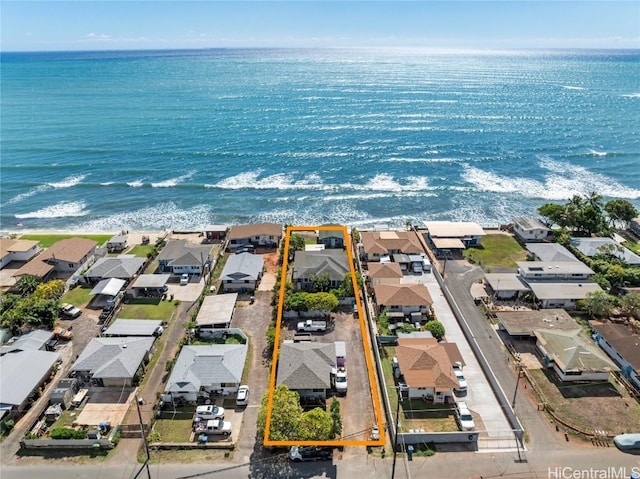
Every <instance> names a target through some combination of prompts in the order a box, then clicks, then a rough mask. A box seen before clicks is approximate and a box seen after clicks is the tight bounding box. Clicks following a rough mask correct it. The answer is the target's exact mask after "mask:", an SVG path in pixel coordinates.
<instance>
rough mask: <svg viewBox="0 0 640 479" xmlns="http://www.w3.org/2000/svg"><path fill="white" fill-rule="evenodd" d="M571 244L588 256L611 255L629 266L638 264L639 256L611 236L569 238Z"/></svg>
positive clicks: (639, 261)
mask: <svg viewBox="0 0 640 479" xmlns="http://www.w3.org/2000/svg"><path fill="white" fill-rule="evenodd" d="M571 246H573V247H574V248H576V249H577V250H578V251H580V252H581V253H582V254H583V255H585V256H588V257H590V258H593V257H594V256H599V255H605V256H613V257H615V258H618V259H619V260H620V261H624V262H625V263H627V264H628V265H630V266H640V256H638V255H637V254H635V253H634V252H632V251H631V250H629V249H627V248H625V247H624V246H622V245H621V244H620V243H617V242H616V241H614V240H613V239H611V238H603V237H600V238H571Z"/></svg>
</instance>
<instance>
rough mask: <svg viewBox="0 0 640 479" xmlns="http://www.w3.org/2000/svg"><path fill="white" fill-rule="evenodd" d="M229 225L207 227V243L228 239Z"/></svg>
mask: <svg viewBox="0 0 640 479" xmlns="http://www.w3.org/2000/svg"><path fill="white" fill-rule="evenodd" d="M228 229H229V228H228V226H227V225H207V226H205V227H204V231H203V233H204V237H205V239H206V241H207V242H221V241H224V240H225V239H226V237H227V230H228Z"/></svg>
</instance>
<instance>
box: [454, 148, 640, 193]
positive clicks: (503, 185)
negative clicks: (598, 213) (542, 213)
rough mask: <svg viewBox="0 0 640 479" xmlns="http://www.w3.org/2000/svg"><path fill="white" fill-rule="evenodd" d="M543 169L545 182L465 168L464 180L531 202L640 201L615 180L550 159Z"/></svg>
mask: <svg viewBox="0 0 640 479" xmlns="http://www.w3.org/2000/svg"><path fill="white" fill-rule="evenodd" d="M538 164H539V166H540V168H542V169H544V170H547V171H548V172H549V173H548V174H546V175H545V179H544V182H542V181H538V180H533V179H528V178H524V177H514V176H505V175H498V174H496V173H492V172H489V171H484V170H481V169H480V168H476V167H474V166H470V165H465V166H464V170H463V172H462V178H463V179H464V180H465V181H466V182H468V183H471V184H472V185H474V186H475V188H477V189H478V190H480V191H490V192H494V193H520V194H521V195H522V196H525V197H529V198H542V199H546V200H556V201H561V200H566V199H568V198H571V197H572V196H574V195H583V196H584V195H587V194H589V193H590V192H592V191H597V192H598V193H599V194H601V195H602V196H604V197H609V198H626V199H638V198H640V190H638V189H635V188H629V187H627V186H624V185H622V184H620V183H618V182H617V181H614V180H613V179H612V178H610V177H608V176H605V175H602V174H600V173H595V172H592V171H589V170H587V169H586V168H584V167H582V166H577V165H573V164H569V163H565V162H560V161H557V160H554V159H552V158H549V157H543V158H541V159H540V160H539V162H538Z"/></svg>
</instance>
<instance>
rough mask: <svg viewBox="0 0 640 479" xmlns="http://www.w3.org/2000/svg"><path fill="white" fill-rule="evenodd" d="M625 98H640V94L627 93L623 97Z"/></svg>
mask: <svg viewBox="0 0 640 479" xmlns="http://www.w3.org/2000/svg"><path fill="white" fill-rule="evenodd" d="M622 96H623V97H624V98H640V93H627V94H625V95H622Z"/></svg>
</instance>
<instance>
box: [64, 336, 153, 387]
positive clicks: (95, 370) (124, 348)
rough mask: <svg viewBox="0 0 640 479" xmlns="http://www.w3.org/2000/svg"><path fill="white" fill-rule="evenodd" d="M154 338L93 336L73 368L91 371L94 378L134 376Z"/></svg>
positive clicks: (74, 369) (73, 369)
mask: <svg viewBox="0 0 640 479" xmlns="http://www.w3.org/2000/svg"><path fill="white" fill-rule="evenodd" d="M153 341H154V338H144V337H131V336H127V337H121V338H93V339H92V340H91V341H90V342H89V344H88V345H87V347H86V348H85V350H84V351H83V352H82V354H81V355H80V357H79V358H78V359H77V360H76V362H75V364H74V365H73V367H72V368H71V370H72V371H89V372H90V373H91V375H92V376H93V377H94V378H132V377H133V376H134V375H135V373H136V371H137V370H138V368H139V367H140V364H141V363H142V361H143V360H144V358H145V356H146V354H147V352H148V351H149V350H151V347H152V346H153Z"/></svg>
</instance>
